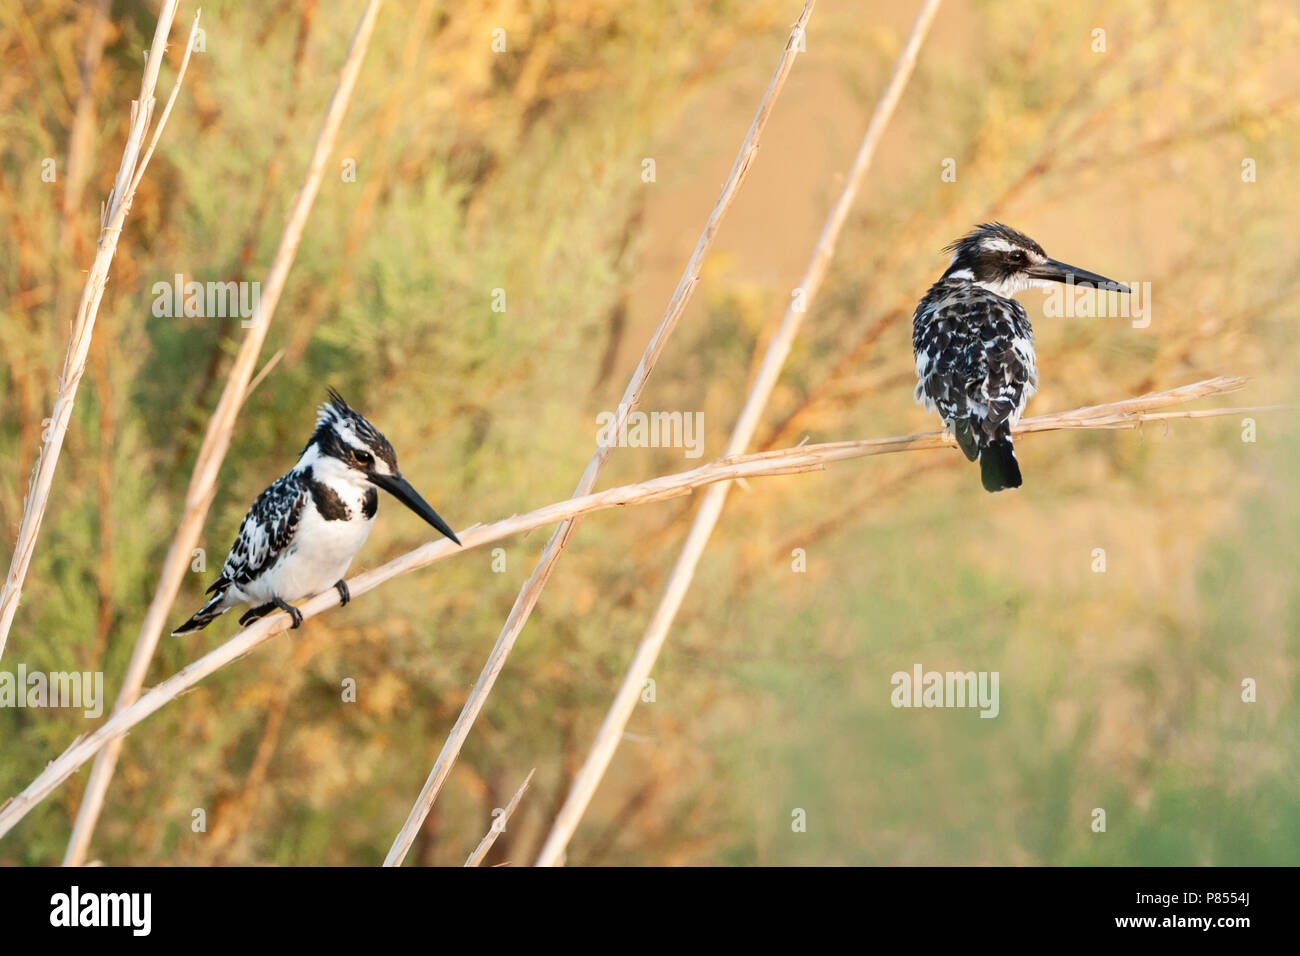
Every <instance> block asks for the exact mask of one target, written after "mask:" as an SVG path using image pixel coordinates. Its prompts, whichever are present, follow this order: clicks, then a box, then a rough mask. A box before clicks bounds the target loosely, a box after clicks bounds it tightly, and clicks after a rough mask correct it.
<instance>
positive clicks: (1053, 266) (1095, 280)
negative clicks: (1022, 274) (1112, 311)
mask: <svg viewBox="0 0 1300 956" xmlns="http://www.w3.org/2000/svg"><path fill="white" fill-rule="evenodd" d="M1026 271H1027V272H1028V273H1029V275H1030V276H1032V277H1033V278H1035V279H1048V280H1050V281H1052V282H1070V281H1073V282H1074V284H1075V285H1084V284H1085V283H1086V284H1087V285H1090V286H1093V287H1094V288H1097V289H1101V290H1103V291H1106V292H1129V291H1131V290H1130V289H1129V287H1128V286H1126V285H1124V284H1123V283H1121V282H1116V281H1115V280H1114V279H1107V278H1106V277H1105V276H1099V275H1097V273H1095V272H1089V271H1088V270H1087V269H1080V268H1079V267H1078V266H1072V265H1069V264H1068V263H1065V262H1057V261H1056V260H1055V259H1048V260H1047V261H1046V262H1044V263H1041V264H1039V265H1035V266H1030V267H1029V269H1028V270H1026ZM1071 276H1073V277H1074V278H1073V280H1071V279H1070V277H1071Z"/></svg>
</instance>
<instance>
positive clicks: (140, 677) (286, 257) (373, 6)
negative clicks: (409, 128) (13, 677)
mask: <svg viewBox="0 0 1300 956" xmlns="http://www.w3.org/2000/svg"><path fill="white" fill-rule="evenodd" d="M379 6H380V0H370V3H368V4H367V6H366V9H365V10H364V11H363V12H362V14H361V19H360V20H359V21H358V22H357V27H356V30H355V32H354V33H353V36H352V43H351V46H350V47H349V48H348V54H347V58H346V59H345V60H344V63H343V67H342V69H341V70H340V72H339V79H338V83H337V85H336V86H335V89H334V95H333V96H332V97H331V98H330V102H329V106H327V107H326V109H325V118H324V121H323V122H322V124H321V129H320V133H319V134H318V135H317V137H316V144H315V147H314V148H313V149H312V154H311V160H310V162H309V163H308V167H307V173H306V175H305V176H304V178H303V183H302V186H300V187H299V189H298V193H297V195H296V196H295V197H294V200H293V204H292V206H291V207H290V209H289V214H288V216H287V217H286V220H285V224H284V231H283V232H282V233H281V234H280V243H279V245H278V246H277V248H276V251H275V257H274V258H273V259H272V260H271V267H270V269H269V270H268V271H267V275H266V281H265V282H264V283H263V284H262V293H261V298H260V300H259V302H258V304H257V307H256V309H255V312H254V316H253V320H252V324H251V326H250V327H249V328H248V334H247V336H245V338H244V341H243V342H242V343H241V344H240V347H239V352H238V353H237V354H236V356H235V361H234V363H233V364H232V365H231V368H230V374H229V377H228V378H227V380H226V387H225V389H224V390H223V391H222V393H221V398H220V400H219V401H218V403H217V407H216V410H215V411H214V412H213V413H212V418H211V420H210V421H209V422H208V429H207V432H206V434H205V435H204V436H203V444H202V445H201V446H200V448H199V453H198V457H197V459H196V460H195V463H194V472H193V474H192V475H191V477H190V486H189V490H188V491H187V492H186V496H185V511H184V513H183V514H182V515H181V519H180V523H179V525H178V527H177V529H176V536H175V538H174V539H173V540H172V543H171V547H170V548H169V549H168V551H167V556H166V558H165V559H164V561H163V568H162V572H161V574H160V575H159V579H158V588H157V590H156V591H155V593H154V596H153V600H152V601H151V602H150V604H149V609H148V611H147V612H146V613H145V618H144V622H143V623H142V624H141V626H140V634H139V636H138V637H137V638H136V643H135V649H134V650H133V651H132V653H131V662H130V664H129V665H128V666H127V671H126V676H125V678H124V679H123V682H122V689H121V691H120V692H119V694H118V698H117V701H116V703H114V705H113V713H114V714H116V713H118V712H119V711H121V710H123V709H124V708H126V707H129V706H130V705H131V704H132V703H133V702H134V701H135V700H136V698H137V697H138V696H139V694H140V688H141V686H142V685H143V684H144V678H145V674H146V673H147V672H148V670H149V662H150V661H151V660H152V659H153V653H154V650H155V649H156V648H157V646H158V639H159V638H160V637H161V635H162V631H163V627H164V626H165V623H166V618H167V615H168V614H169V613H170V612H171V608H172V604H173V602H174V601H175V600H176V594H177V592H179V590H180V587H181V582H182V580H183V579H184V576H185V573H186V571H187V570H188V569H189V565H190V560H191V555H192V553H193V549H194V546H195V544H197V542H198V540H199V535H200V533H201V532H202V530H203V522H204V520H205V519H206V518H207V514H208V508H209V507H210V506H211V505H212V499H213V497H214V496H215V495H216V485H217V474H218V472H219V471H220V469H221V463H222V461H224V460H225V457H226V451H227V450H228V449H229V448H230V438H231V435H232V433H233V432H234V429H235V420H236V418H237V417H238V415H239V410H240V408H241V407H242V405H243V403H244V399H245V397H246V396H247V394H248V389H249V381H250V379H251V378H252V375H253V367H254V365H255V364H256V362H257V357H258V354H259V353H260V352H261V349H262V343H263V341H264V340H265V339H266V332H267V329H268V328H269V326H270V324H271V318H272V317H273V316H274V314H275V308H276V305H277V304H278V303H279V301H280V295H281V293H282V292H283V291H284V286H285V282H286V280H287V279H288V276H289V269H290V267H291V266H292V265H293V261H294V256H295V255H296V253H297V251H298V243H299V241H300V240H301V239H302V234H303V230H304V228H305V227H306V225H307V217H308V215H309V213H310V212H311V207H312V204H313V203H314V202H315V200H316V194H317V193H318V192H319V191H320V184H321V180H322V179H323V177H324V175H325V164H326V162H327V161H328V160H329V155H330V153H331V152H332V151H333V149H334V143H335V141H336V140H337V138H338V132H339V127H340V126H341V124H342V122H343V116H344V114H345V113H346V112H347V108H348V103H349V102H350V101H351V98H352V91H353V89H354V88H355V86H356V81H357V76H358V74H359V73H360V72H361V61H362V60H363V59H364V57H365V54H366V48H367V47H368V46H369V43H370V37H371V34H372V33H373V32H374V28H375V20H376V18H377V17H378V14H379ZM167 108H168V109H169V110H170V109H171V104H170V103H168V106H167ZM152 149H153V144H152V143H151V144H150V151H151V152H152ZM121 749H122V741H121V740H120V739H119V740H117V741H115V742H114V743H113V745H112V746H110V747H109V748H107V749H106V750H105V751H104V752H103V754H102V755H101V756H100V757H99V758H97V759H96V761H95V766H94V769H93V770H92V771H91V774H90V780H89V782H88V783H87V785H86V792H85V795H84V796H83V797H82V801H81V806H80V808H79V810H78V811H77V822H76V825H75V826H74V827H73V830H72V836H71V838H70V839H69V842H68V848H67V851H66V853H65V854H64V858H63V862H64V865H66V866H77V865H78V864H80V863H81V862H82V861H83V860H84V859H85V855H86V850H87V847H88V846H89V844H90V837H91V834H92V832H93V831H94V828H95V823H96V821H97V820H98V819H99V813H100V810H102V809H103V805H104V794H105V792H106V791H107V789H108V784H109V781H110V780H111V779H112V776H113V770H114V768H115V767H116V765H117V757H118V754H119V753H120V752H121Z"/></svg>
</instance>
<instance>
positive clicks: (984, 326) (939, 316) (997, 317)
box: [912, 282, 1037, 455]
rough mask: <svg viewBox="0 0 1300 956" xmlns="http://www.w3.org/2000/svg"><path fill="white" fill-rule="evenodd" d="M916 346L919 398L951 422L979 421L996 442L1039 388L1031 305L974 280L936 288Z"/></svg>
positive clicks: (924, 307) (924, 303)
mask: <svg viewBox="0 0 1300 956" xmlns="http://www.w3.org/2000/svg"><path fill="white" fill-rule="evenodd" d="M912 345H913V348H914V349H915V351H916V364H917V373H918V378H919V381H918V383H917V398H918V399H923V400H925V401H926V403H927V404H929V405H933V406H934V407H935V408H936V409H937V410H938V412H939V414H940V415H942V416H943V418H944V420H945V421H949V422H953V421H958V420H962V419H967V418H972V419H975V421H976V424H977V425H978V429H977V430H981V431H984V432H985V433H986V434H987V435H990V436H992V435H993V434H994V433H996V432H1000V431H1002V430H1004V429H1005V428H1006V427H1007V424H1006V423H1007V421H1008V419H1010V418H1011V417H1012V416H1013V414H1015V413H1016V412H1017V410H1019V409H1023V407H1024V401H1025V400H1026V399H1027V397H1028V395H1027V393H1026V390H1027V389H1028V393H1029V394H1032V391H1033V389H1034V387H1035V386H1036V385H1037V371H1036V369H1035V366H1034V352H1033V330H1032V329H1031V328H1030V325H1029V317H1028V316H1027V315H1026V314H1025V310H1024V307H1023V306H1021V305H1020V303H1018V302H1016V301H1015V300H1014V299H1005V298H1003V297H1002V296H999V295H996V294H994V293H992V292H989V291H987V290H985V289H981V288H980V287H979V286H976V285H973V284H971V283H969V282H943V283H938V284H936V286H935V287H934V288H932V289H931V290H930V292H929V294H927V295H926V297H925V298H924V299H922V300H921V304H920V305H919V306H918V307H917V311H916V315H915V317H914V319H913V329H912ZM965 450H966V449H965V448H963V451H965ZM967 454H968V455H969V452H967Z"/></svg>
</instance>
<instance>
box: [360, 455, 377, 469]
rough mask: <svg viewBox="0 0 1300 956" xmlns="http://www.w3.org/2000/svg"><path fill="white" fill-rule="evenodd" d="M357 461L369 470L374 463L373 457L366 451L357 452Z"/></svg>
mask: <svg viewBox="0 0 1300 956" xmlns="http://www.w3.org/2000/svg"><path fill="white" fill-rule="evenodd" d="M357 461H358V462H360V463H361V464H363V465H365V466H366V467H367V468H369V467H370V466H371V465H373V464H374V463H375V456H374V455H372V454H370V452H368V451H359V452H357Z"/></svg>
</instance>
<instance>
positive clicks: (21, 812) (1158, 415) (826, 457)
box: [0, 376, 1295, 836]
mask: <svg viewBox="0 0 1300 956" xmlns="http://www.w3.org/2000/svg"><path fill="white" fill-rule="evenodd" d="M1245 384H1246V380H1245V379H1242V378H1233V377H1227V376H1221V377H1218V378H1213V379H1206V380H1205V381H1202V382H1196V383H1193V384H1191V385H1184V386H1181V387H1180V388H1175V389H1170V390H1169V391H1164V392H1154V393H1151V394H1149V395H1142V396H1139V397H1137V398H1130V399H1126V400H1124V401H1120V402H1114V403H1111V404H1107V405H1095V406H1090V407H1087V408H1079V409H1073V410H1071V411H1068V412H1058V413H1055V414H1050V415H1041V416H1038V417H1036V418H1027V419H1024V420H1022V421H1021V422H1020V424H1019V425H1017V426H1016V428H1015V429H1013V434H1015V435H1030V434H1035V433H1037V432H1047V431H1058V430H1071V429H1085V428H1104V429H1115V428H1138V427H1140V426H1141V425H1142V423H1143V422H1148V421H1168V420H1170V419H1172V418H1175V417H1182V418H1188V419H1193V418H1195V419H1202V418H1210V417H1215V416H1223V415H1243V414H1258V413H1261V412H1265V411H1277V410H1288V409H1293V408H1294V407H1295V406H1290V405H1274V406H1258V407H1253V408H1225V409H1203V410H1199V411H1191V412H1181V413H1171V412H1160V411H1158V410H1159V409H1163V408H1167V407H1169V406H1171V405H1178V404H1182V403H1184V402H1191V401H1196V400H1197V399H1201V398H1206V397H1208V396H1211V395H1220V394H1224V393H1227V392H1233V391H1236V390H1238V389H1240V388H1242V387H1243V386H1244V385H1245ZM955 444H956V443H955V442H954V441H953V439H952V436H951V435H948V434H946V433H944V432H928V433H924V434H915V435H897V436H894V437H890V438H871V439H865V440H861V441H842V442H829V443H826V444H818V445H801V446H798V447H795V448H785V449H781V450H778V451H766V452H758V453H756V454H751V455H739V456H736V457H733V458H724V459H720V460H718V461H715V462H711V463H709V464H707V465H702V466H700V467H698V468H694V469H691V470H690V471H684V472H679V473H677V474H672V475H663V476H660V477H658V478H652V479H650V480H649V481H642V482H638V483H636V484H632V485H622V486H620V487H617V488H610V489H607V490H605V491H598V492H594V493H592V494H589V495H584V496H582V497H580V498H569V499H566V500H564V501H559V502H556V503H554V504H550V505H546V506H545V507H543V508H538V509H537V510H535V511H530V512H528V513H527V514H522V515H514V516H512V517H509V518H504V519H502V520H500V521H496V522H493V523H492V524H488V525H473V526H471V527H470V528H467V529H466V530H464V531H461V532H459V534H458V537H459V538H460V539H461V541H462V542H463V544H464V547H463V548H457V547H456V546H455V545H454V544H452V543H451V542H450V541H448V540H446V539H439V540H437V541H430V542H427V543H425V544H423V545H421V546H420V547H418V548H415V549H414V550H412V551H408V552H407V553H406V554H404V555H401V556H400V557H398V558H395V559H393V560H392V561H390V562H388V563H387V564H384V565H381V566H380V567H378V568H374V569H373V570H370V571H365V572H362V573H361V574H358V575H356V576H354V577H352V578H350V579H349V580H348V582H347V584H348V591H349V592H350V593H351V595H352V598H353V600H355V599H356V598H358V597H360V596H361V595H363V594H366V593H367V592H369V591H372V590H374V589H375V588H376V587H378V586H379V585H381V584H383V583H385V582H386V581H389V580H392V579H393V578H396V577H400V576H402V575H404V574H409V573H410V572H412V571H415V570H418V569H420V568H424V567H428V566H429V565H431V564H434V563H436V562H438V561H443V560H445V559H447V558H451V557H453V556H455V555H459V554H464V553H467V552H469V551H472V550H474V549H476V548H481V547H483V546H484V545H487V544H492V543H494V542H496V541H500V540H503V539H505V538H509V537H513V536H514V535H518V534H526V533H528V532H530V531H533V530H535V529H537V528H542V527H545V526H547V525H551V524H555V523H557V522H560V521H566V520H568V519H570V518H574V517H577V516H579V515H586V514H590V513H592V512H595V511H605V510H609V509H613V508H625V507H630V506H634V505H643V504H649V503H651V502H657V501H667V500H669V499H673V498H678V497H680V496H682V495H688V494H690V493H691V492H692V491H693V490H694V489H695V488H699V487H703V486H706V485H712V484H714V483H717V482H727V481H735V480H738V479H744V478H758V477H763V476H774V475H795V474H802V473H804V472H810V471H821V470H823V469H824V468H825V467H826V465H827V464H829V463H831V462H836V461H845V460H848V459H851V458H866V457H872V456H875V455H888V454H896V453H899V452H910V451H928V450H933V449H937V448H951V447H955ZM338 602H339V594H338V591H336V590H335V589H334V588H330V589H328V590H327V591H325V592H324V593H322V594H318V595H316V596H315V597H313V598H310V599H309V600H307V601H304V602H303V603H302V604H300V605H298V609H299V611H300V612H301V613H302V617H303V620H304V621H306V620H308V619H310V618H313V617H315V616H316V615H318V614H321V613H322V612H324V611H326V610H328V609H329V608H332V607H335V606H337V605H338ZM289 623H290V621H289V616H288V615H287V614H285V613H283V612H277V613H275V614H271V615H268V616H267V617H264V618H262V619H261V620H260V621H258V622H256V623H254V624H251V625H250V626H249V627H247V628H245V629H244V630H242V631H240V632H239V633H237V634H235V636H234V637H232V638H230V640H228V641H226V642H225V643H224V644H221V645H220V646H218V647H217V648H215V649H213V650H211V651H209V652H208V653H207V654H205V655H204V656H203V657H200V658H199V659H198V660H196V661H194V662H193V663H190V664H187V665H186V666H185V667H183V668H181V669H180V670H179V671H177V672H176V673H175V674H173V675H172V676H171V677H169V678H167V679H166V680H165V681H163V682H162V683H161V684H158V685H157V686H155V687H153V688H151V689H150V690H148V691H146V692H145V693H144V694H142V695H141V696H140V697H138V698H137V699H136V700H135V701H134V702H133V703H132V704H130V705H129V706H128V707H125V708H123V709H122V710H120V711H114V712H113V714H112V715H111V716H110V717H109V719H108V720H107V721H106V722H105V723H104V724H102V725H101V726H100V727H99V728H98V729H96V730H95V731H93V732H91V733H90V734H87V735H84V736H81V737H78V738H77V739H76V740H74V741H73V742H72V744H71V745H70V746H69V747H68V748H67V749H66V750H65V751H64V752H63V753H62V754H60V755H59V756H58V757H57V758H55V759H54V760H52V761H50V763H49V764H47V765H46V768H45V770H43V771H42V772H41V773H40V775H39V776H37V777H36V779H35V780H33V781H32V782H31V783H30V784H29V785H28V786H27V787H26V788H25V789H24V790H23V791H22V792H21V793H20V794H18V795H17V796H15V797H13V798H12V799H11V800H9V801H7V802H6V803H5V804H4V805H3V806H2V807H0V836H4V834H6V833H8V832H9V830H10V829H12V828H13V826H14V824H16V823H17V822H18V821H19V820H21V819H22V818H23V817H24V816H26V815H27V813H28V812H30V811H31V809H32V808H33V807H35V806H36V805H37V804H38V803H40V801H41V800H43V799H45V797H47V796H49V795H50V794H51V793H52V792H53V791H54V790H55V788H57V787H58V786H59V784H61V783H62V782H63V781H65V780H67V779H68V777H70V776H72V774H74V773H75V772H76V771H77V769H78V768H79V767H81V766H82V765H83V764H85V763H86V762H87V761H88V760H90V759H91V758H92V757H94V755H95V754H96V753H99V752H100V751H101V750H103V749H104V748H105V747H107V746H108V745H109V744H111V742H112V741H114V740H116V739H119V738H120V737H121V736H122V735H123V734H125V733H127V732H128V731H129V730H130V729H131V728H132V727H134V726H136V725H137V724H139V723H140V722H141V721H143V720H144V719H145V718H146V717H148V716H149V715H150V714H153V713H155V712H156V711H158V710H160V709H161V708H162V707H164V706H165V705H166V704H168V703H170V702H171V701H173V700H175V699H176V698H177V697H179V696H180V695H181V694H183V693H185V692H186V691H188V690H189V689H190V688H191V687H194V686H195V685H196V684H198V683H199V681H201V680H203V679H204V678H205V677H208V676H210V675H211V674H213V673H215V672H216V671H218V670H220V669H221V668H223V667H225V666H226V665H228V664H231V663H233V662H234V661H236V660H238V659H239V658H241V657H243V656H244V655H245V654H247V653H249V652H250V651H252V650H253V649H254V648H255V647H257V646H258V645H260V644H263V643H265V642H266V641H268V640H270V639H271V638H272V637H274V636H275V635H276V634H278V633H280V632H281V631H284V630H287V629H288V627H289Z"/></svg>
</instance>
